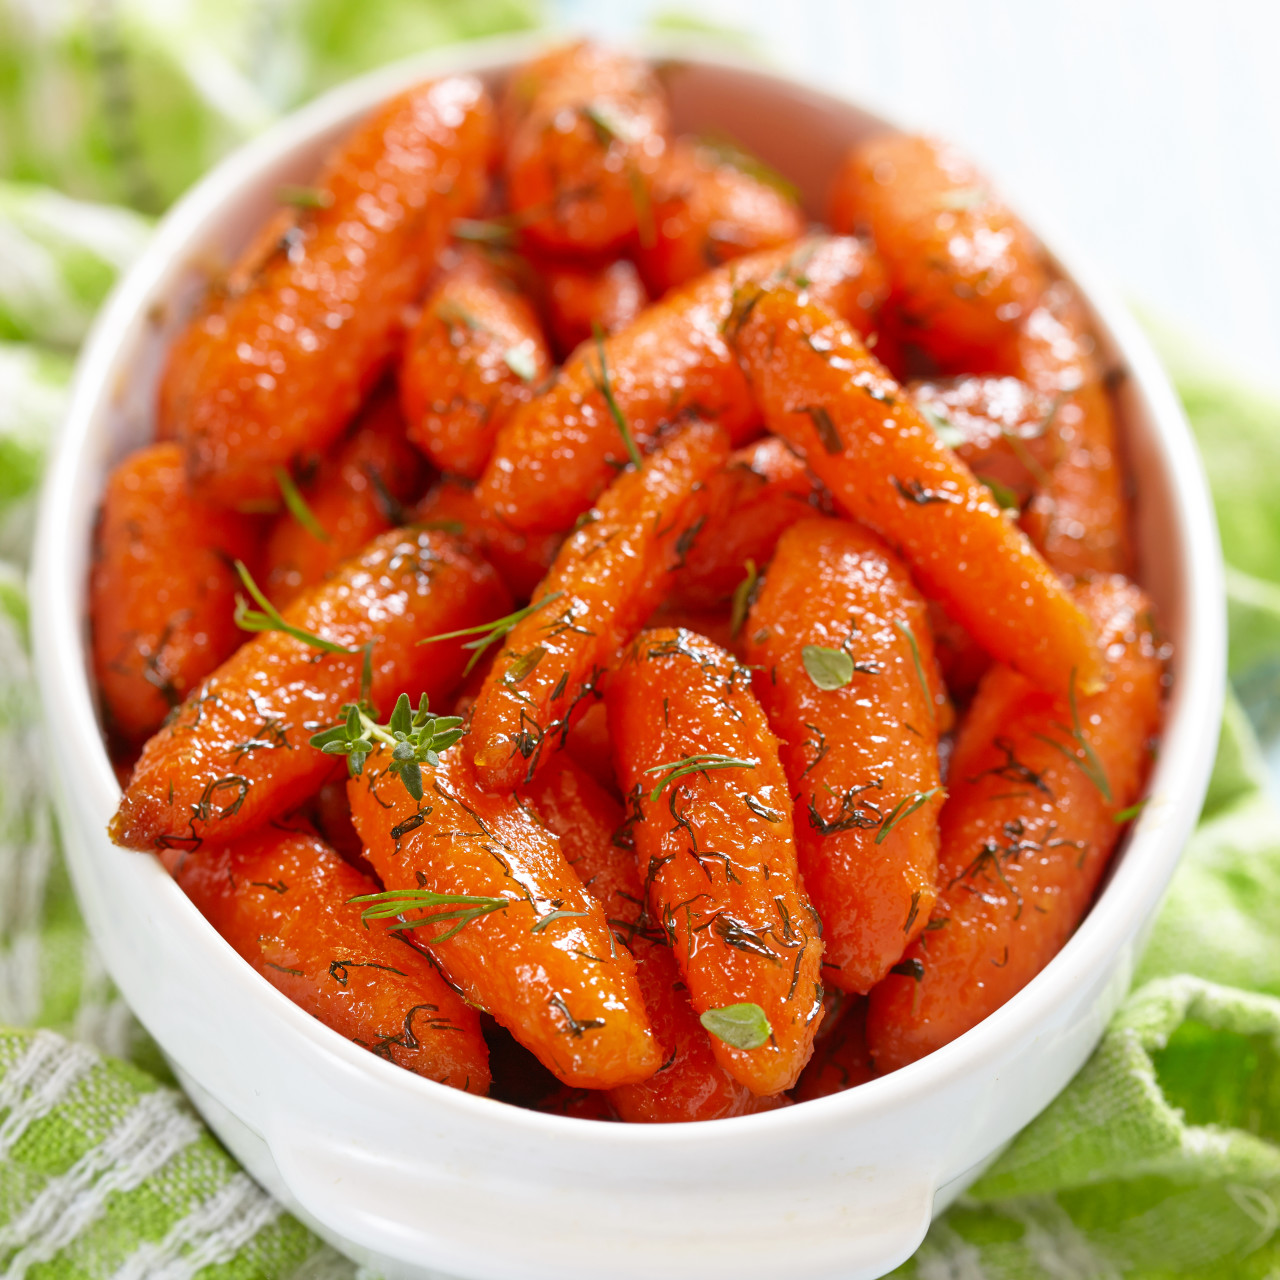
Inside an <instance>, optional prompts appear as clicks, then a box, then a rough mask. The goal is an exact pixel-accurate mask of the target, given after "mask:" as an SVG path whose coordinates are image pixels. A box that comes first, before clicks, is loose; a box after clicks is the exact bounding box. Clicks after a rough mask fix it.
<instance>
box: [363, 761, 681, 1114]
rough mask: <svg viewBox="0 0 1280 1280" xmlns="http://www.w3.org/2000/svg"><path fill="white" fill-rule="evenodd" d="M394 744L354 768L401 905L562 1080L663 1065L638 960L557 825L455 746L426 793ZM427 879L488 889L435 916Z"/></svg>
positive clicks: (621, 1077)
mask: <svg viewBox="0 0 1280 1280" xmlns="http://www.w3.org/2000/svg"><path fill="white" fill-rule="evenodd" d="M388 754H389V753H388V752H387V751H386V749H385V748H380V749H379V751H378V752H377V753H376V754H374V755H372V756H370V758H369V760H368V762H367V764H366V765H365V771H364V775H363V776H362V777H359V778H352V779H351V782H350V784H349V787H348V790H349V793H350V796H351V811H352V816H353V817H354V819H355V824H356V829H357V830H358V831H359V832H360V835H361V838H362V839H363V840H364V844H365V852H366V854H367V856H368V858H369V860H370V861H371V862H372V863H373V865H374V866H375V867H376V868H377V871H378V875H379V876H380V877H381V879H382V882H383V884H384V885H386V887H387V889H388V890H389V891H392V890H394V891H407V896H406V898H405V906H404V910H403V914H404V915H405V916H406V917H407V918H409V919H422V920H425V921H427V922H428V923H427V924H425V925H424V926H423V927H421V928H418V929H416V930H415V932H416V933H417V935H418V942H419V943H420V944H422V945H425V946H426V947H427V948H428V950H429V951H430V952H431V954H432V956H434V957H435V959H436V961H437V963H438V964H439V965H440V966H441V968H442V969H443V970H444V972H445V973H446V974H447V975H448V977H449V978H450V979H451V980H452V981H453V982H454V983H456V984H457V986H458V987H459V989H460V990H461V991H462V993H463V995H464V996H465V997H466V999H467V1000H468V1001H469V1002H470V1003H471V1004H473V1005H476V1006H478V1007H480V1008H482V1009H485V1010H487V1011H488V1012H489V1013H491V1014H493V1016H494V1017H495V1018H497V1020H498V1021H499V1022H500V1023H501V1024H502V1025H503V1026H504V1027H506V1028H507V1029H508V1030H509V1031H510V1032H511V1033H512V1035H514V1036H515V1038H516V1039H517V1040H519V1041H520V1043H521V1044H523V1045H524V1046H525V1048H526V1049H529V1050H530V1051H531V1052H532V1053H534V1054H536V1055H537V1057H538V1059H539V1061H541V1062H542V1064H543V1065H544V1066H545V1067H547V1068H548V1070H550V1071H552V1072H554V1074H555V1075H556V1077H557V1078H558V1079H559V1080H561V1081H562V1082H563V1083H565V1084H567V1085H571V1086H574V1087H576V1088H591V1089H608V1088H612V1087H613V1086H615V1085H619V1084H629V1083H635V1082H636V1081H639V1080H643V1079H645V1078H646V1077H647V1076H650V1075H652V1074H653V1072H654V1071H656V1070H657V1069H658V1067H660V1066H661V1065H662V1056H661V1053H660V1051H659V1048H658V1044H657V1041H656V1040H655V1039H654V1036H653V1032H652V1031H651V1030H650V1028H649V1022H648V1019H647V1017H646V1016H645V1010H644V1002H643V1000H642V999H641V996H640V991H639V988H638V986H637V985H636V978H635V964H634V962H633V961H632V959H631V955H630V953H629V952H628V951H627V950H626V949H625V948H620V947H616V946H615V945H614V941H613V935H612V934H611V933H610V930H609V925H608V922H607V921H606V919H605V914H604V909H603V908H602V907H601V906H600V904H599V903H598V902H597V901H596V900H595V899H594V898H593V897H591V895H590V894H589V893H587V892H586V890H585V889H583V887H582V885H581V883H580V882H579V880H578V878H577V876H575V875H574V873H573V869H572V868H571V867H570V866H569V864H568V863H567V862H566V861H565V857H564V854H563V853H562V852H561V850H560V844H559V841H557V840H556V838H555V836H554V835H552V834H551V832H549V831H548V830H547V829H546V828H545V827H543V826H542V824H541V823H540V822H538V821H537V819H536V818H534V817H533V816H532V815H531V814H530V813H529V812H528V811H527V810H526V809H524V808H522V807H521V805H520V804H519V803H518V802H517V800H516V798H515V796H514V795H512V794H511V793H510V792H508V793H506V794H505V795H495V794H492V793H488V792H484V791H481V790H480V788H479V787H478V786H477V785H476V780H475V778H474V776H473V775H472V773H471V770H470V768H469V766H468V765H467V762H466V760H465V759H464V758H463V756H462V755H461V753H460V752H459V751H458V749H457V748H456V747H455V748H451V749H449V750H448V751H446V752H444V753H443V754H442V755H441V756H440V763H439V765H438V766H437V767H435V768H430V767H428V766H424V767H423V769H422V775H423V799H422V800H421V801H417V800H414V799H413V797H412V796H411V795H410V794H409V792H408V790H407V789H406V787H405V786H404V785H403V783H402V782H401V780H400V779H399V778H398V777H396V776H395V775H394V774H392V773H391V772H389V771H387V770H386V768H385V766H386V764H387V756H388ZM422 890H425V891H427V892H429V893H435V894H446V895H450V894H452V895H466V896H469V897H473V898H478V899H479V900H480V901H479V903H476V904H472V907H473V909H477V910H478V911H479V914H476V915H474V917H473V918H470V919H467V918H450V922H449V923H447V924H446V923H445V917H444V916H441V918H440V920H438V921H436V922H435V923H431V921H432V918H433V917H434V916H438V915H441V913H440V911H439V910H438V909H436V908H435V907H430V906H428V907H418V906H417V905H415V903H414V902H413V893H414V892H416V891H422ZM458 909H459V908H458V907H454V908H453V910H455V911H456V910H458ZM461 909H462V910H467V906H466V905H465V904H462V906H461ZM455 925H459V926H460V927H458V928H457V929H456V931H454V926H455Z"/></svg>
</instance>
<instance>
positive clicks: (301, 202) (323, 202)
mask: <svg viewBox="0 0 1280 1280" xmlns="http://www.w3.org/2000/svg"><path fill="white" fill-rule="evenodd" d="M276 199H277V200H279V201H280V203H281V204H289V205H292V206H293V207H294V208H295V209H329V208H331V207H332V206H333V192H332V191H325V190H324V189H323V188H321V187H298V186H294V185H292V184H286V185H285V186H283V187H280V188H278V189H277V191H276Z"/></svg>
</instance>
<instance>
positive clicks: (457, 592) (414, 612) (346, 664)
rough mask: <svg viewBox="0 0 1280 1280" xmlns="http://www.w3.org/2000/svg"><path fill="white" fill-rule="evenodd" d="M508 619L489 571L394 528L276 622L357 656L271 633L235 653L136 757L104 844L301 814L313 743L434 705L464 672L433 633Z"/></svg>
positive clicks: (462, 553) (196, 837)
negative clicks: (355, 709) (350, 712)
mask: <svg viewBox="0 0 1280 1280" xmlns="http://www.w3.org/2000/svg"><path fill="white" fill-rule="evenodd" d="M508 608H510V597H509V596H508V595H507V593H506V590H505V589H504V588H503V586H502V584H501V583H500V582H499V581H498V577H497V574H495V573H494V571H493V570H492V569H491V568H490V567H489V566H488V565H487V564H485V563H484V562H483V561H480V560H478V559H476V557H475V556H473V555H472V554H470V553H469V552H467V551H466V550H465V549H464V548H462V547H461V546H460V545H458V544H457V543H456V542H455V541H453V540H452V539H451V538H449V537H448V536H447V535H446V534H443V533H439V532H432V531H428V530H393V531H391V532H390V533H385V534H383V535H382V536H381V537H380V538H378V539H376V540H375V541H373V542H372V543H370V544H369V546H368V547H366V548H365V549H364V550H363V551H362V552H361V553H360V554H359V555H358V556H356V557H355V558H354V559H352V560H348V561H347V563H346V564H345V565H343V566H342V568H341V569H339V570H338V572H337V573H335V574H334V575H333V577H331V578H330V579H329V580H328V581H327V582H324V583H322V584H321V585H319V586H316V587H312V588H311V589H310V590H309V591H306V592H304V593H303V594H302V595H301V596H300V597H299V598H298V599H297V600H295V601H294V603H293V604H291V605H290V606H289V607H288V608H287V609H286V610H285V611H284V615H283V620H284V622H285V623H286V624H288V625H289V626H291V627H294V628H298V629H299V630H301V631H302V632H303V633H305V634H307V635H309V636H312V637H318V638H319V639H320V640H321V641H323V642H326V643H329V644H339V645H346V646H348V647H349V648H350V649H352V650H354V652H347V653H329V652H324V651H322V650H320V649H318V648H317V647H315V645H314V644H312V643H308V642H305V641H303V640H302V639H299V638H297V637H295V636H294V635H290V634H287V633H285V632H283V631H279V630H270V631H265V632H264V633H263V634H261V635H258V636H256V637H255V638H254V639H252V640H250V641H249V643H247V644H245V645H243V646H242V647H241V648H239V649H237V650H236V652H235V653H234V654H232V655H231V657H230V658H228V659H227V661H226V662H224V663H223V664H222V666H220V667H219V668H218V669H217V670H216V671H215V672H214V673H213V674H212V675H210V676H209V677H208V678H207V679H206V680H205V681H204V682H203V684H201V685H200V686H199V687H198V688H197V689H196V690H195V691H193V692H192V694H191V695H190V696H189V697H188V698H187V700H186V701H185V702H184V703H183V704H182V707H181V709H180V710H179V711H178V712H177V714H176V715H175V716H174V717H173V719H171V720H170V721H169V722H168V723H167V724H166V725H165V726H164V727H163V728H162V729H161V730H160V731H159V732H158V733H157V734H156V735H155V736H154V737H153V738H151V739H150V740H149V741H148V742H147V745H146V747H145V748H144V749H143V752H142V758H141V760H139V762H138V766H137V768H136V769H135V770H134V773H133V777H132V779H131V780H130V783H129V787H128V790H127V791H126V792H125V794H124V798H123V799H122V800H121V802H120V808H119V810H118V811H117V812H116V815H115V817H114V818H112V820H111V826H110V833H111V838H112V839H113V840H114V841H115V842H116V843H117V844H120V845H123V846H124V847H125V848H129V849H151V848H159V849H164V848H170V847H173V848H179V849H193V848H198V847H199V846H200V844H201V843H202V842H203V841H204V840H205V839H216V840H218V841H219V842H223V841H227V840H231V839H234V838H235V837H236V836H238V835H240V834H241V833H243V832H246V831H250V830H252V829H253V828H254V827H257V826H260V825H262V824H263V823H264V822H267V821H269V820H270V819H271V818H274V817H276V816H278V815H279V814H281V813H285V812H287V811H288V810H289V809H291V808H293V807H294V806H295V805H298V804H300V803H301V802H302V801H303V800H305V799H306V798H307V797H308V796H309V795H311V794H312V793H313V792H314V791H315V790H316V789H317V788H318V787H319V786H320V785H321V783H322V782H324V780H325V778H326V776H327V775H328V774H329V772H330V770H331V768H332V766H333V765H334V760H333V757H332V756H326V755H324V754H323V753H322V752H320V751H317V750H315V749H314V748H312V747H311V746H310V745H309V739H310V737H311V735H312V734H314V733H315V732H317V731H318V730H320V729H322V728H325V727H326V726H328V725H331V724H333V723H335V722H336V721H337V720H338V719H339V718H340V714H341V708H342V707H343V705H344V704H346V703H354V702H357V701H359V700H360V697H361V683H362V681H361V674H362V667H363V652H362V651H361V647H362V646H364V645H366V644H368V643H369V642H374V643H373V646H372V651H371V652H372V661H371V675H372V681H371V684H370V687H369V698H370V700H371V701H372V703H373V705H374V707H375V708H376V709H378V710H380V711H381V712H382V713H383V714H387V713H388V712H389V710H390V708H391V706H392V704H393V703H394V701H395V700H396V697H397V696H398V695H399V694H400V693H407V694H408V695H409V697H410V699H411V700H412V701H414V702H415V703H416V702H417V699H418V697H419V695H420V694H423V693H425V694H427V695H428V696H429V697H430V698H431V700H432V702H434V703H439V702H440V701H442V700H443V699H444V698H445V697H446V696H447V695H448V694H449V692H450V691H451V690H452V688H453V686H454V685H455V684H456V683H457V681H458V679H459V677H460V676H461V675H462V669H463V666H464V665H465V663H466V659H467V656H468V655H467V654H466V652H465V651H464V650H463V649H462V648H461V646H460V645H459V644H457V643H454V642H448V643H445V644H439V645H430V646H427V647H425V648H424V647H420V646H419V645H418V644H417V641H418V639H419V638H420V637H421V636H423V635H430V634H432V633H434V632H440V631H449V630H455V629H457V628H459V627H467V626H471V625H474V624H476V623H478V622H483V621H485V620H486V619H488V618H492V617H494V616H495V615H497V614H501V613H503V612H504V611H505V610H506V609H508Z"/></svg>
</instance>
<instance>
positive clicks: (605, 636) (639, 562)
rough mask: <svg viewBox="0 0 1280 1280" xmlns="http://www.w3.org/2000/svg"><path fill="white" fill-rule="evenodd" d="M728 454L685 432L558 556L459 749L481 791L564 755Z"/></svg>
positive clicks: (609, 496) (627, 477)
mask: <svg viewBox="0 0 1280 1280" xmlns="http://www.w3.org/2000/svg"><path fill="white" fill-rule="evenodd" d="M727 454H728V448H727V444H726V441H725V438H724V435H723V433H722V432H721V431H720V429H719V428H718V427H713V426H708V425H707V424H705V423H694V424H693V425H691V426H689V427H686V428H685V429H684V430H683V431H681V432H680V433H679V434H677V435H674V436H672V437H671V438H670V439H669V440H668V441H667V442H666V443H665V444H663V445H662V446H661V447H660V448H659V449H658V450H657V452H656V453H654V454H651V455H650V456H649V457H648V458H647V459H645V460H644V465H643V466H641V467H639V468H632V469H630V470H627V471H624V472H623V473H622V474H621V475H620V476H619V477H618V478H617V480H615V481H614V483H613V484H612V485H611V486H610V487H609V488H608V489H607V490H606V491H605V492H604V494H603V495H602V496H601V498H600V504H599V506H598V507H596V508H594V509H593V511H592V512H591V515H590V517H589V518H588V519H587V520H585V521H584V522H583V525H582V527H581V528H580V529H579V530H578V531H577V532H576V533H574V534H573V535H572V536H571V537H570V538H569V539H568V541H567V542H565V544H564V546H563V547H561V549H560V553H559V554H558V555H557V556H556V560H555V563H554V564H553V565H552V566H551V571H550V572H549V573H548V574H547V576H546V578H545V579H544V580H543V582H542V584H541V585H540V586H539V587H538V589H537V591H536V592H535V593H534V599H533V603H534V604H535V605H538V606H539V607H538V608H536V609H535V610H534V611H533V612H532V613H530V614H529V615H527V616H526V617H525V618H523V619H522V620H521V621H520V622H518V623H517V624H516V625H515V626H514V627H513V628H512V629H511V631H510V632H509V633H508V635H507V637H506V644H505V646H504V647H503V649H502V652H501V653H500V654H499V655H498V658H497V660H496V661H495V662H494V664H493V669H492V671H491V672H490V673H489V677H488V679H486V680H485V683H484V688H483V689H482V690H481V692H480V697H479V699H478V700H477V702H476V706H475V710H474V712H473V713H472V717H471V729H470V732H469V733H468V735H467V737H466V740H465V744H464V745H465V747H466V749H467V751H468V753H469V756H470V759H471V760H472V761H473V762H474V764H475V766H476V771H477V774H478V776H479V778H480V782H481V785H482V786H484V787H485V788H487V789H489V790H510V789H511V788H512V787H514V786H515V785H516V784H517V783H519V782H522V781H525V782H527V781H529V780H530V779H532V778H533V776H534V775H535V774H536V773H537V771H538V769H539V768H541V767H542V766H543V765H544V764H545V763H546V761H547V759H548V758H549V757H550V755H551V754H552V752H553V751H556V750H558V749H559V748H561V747H563V745H564V741H565V737H566V735H567V733H568V731H569V729H570V728H571V727H572V725H573V722H574V720H575V719H576V718H577V717H578V716H580V715H581V714H582V712H583V711H585V710H586V708H587V707H588V706H589V705H590V704H591V702H592V701H593V700H594V699H596V698H599V696H600V692H601V690H600V681H601V678H602V676H603V675H604V673H605V671H606V670H607V668H608V667H609V666H610V665H611V664H612V663H613V662H614V660H615V659H616V657H617V654H618V651H619V649H620V648H621V647H622V646H623V645H625V644H626V643H627V642H628V641H629V640H630V639H631V637H632V636H633V635H635V633H636V632H637V631H638V630H639V629H640V627H641V626H642V625H643V623H644V621H645V619H646V618H647V617H648V616H649V615H650V614H651V613H652V612H653V610H654V608H655V606H656V605H657V604H658V602H659V601H660V600H661V599H662V598H663V596H664V595H666V593H667V591H668V589H669V588H670V584H671V579H672V575H673V574H674V573H675V571H676V570H677V568H678V567H679V565H680V563H681V561H682V560H683V559H684V557H685V556H686V555H687V554H688V552H689V550H690V549H691V547H692V546H693V543H694V541H695V540H696V538H697V537H698V536H699V532H700V530H701V527H702V522H703V519H704V513H703V511H702V506H701V497H702V495H701V493H700V489H701V487H702V486H703V485H704V484H705V482H706V481H707V479H708V478H709V477H710V476H711V475H712V474H713V473H714V472H715V471H716V470H717V469H718V468H720V467H721V466H722V465H723V464H724V460H725V458H726V456H727ZM543 601H546V604H545V605H543V604H542V603H541V602H543Z"/></svg>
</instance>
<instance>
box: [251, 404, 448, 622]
mask: <svg viewBox="0 0 1280 1280" xmlns="http://www.w3.org/2000/svg"><path fill="white" fill-rule="evenodd" d="M425 478H426V466H425V465H424V464H423V461H422V458H421V457H420V456H419V454H418V452H417V450H416V449H414V448H413V447H412V446H411V445H410V444H409V441H408V439H407V438H406V436H405V431H404V420H403V419H402V418H401V416H400V409H399V406H398V405H397V404H396V398H395V393H394V392H393V391H392V390H391V389H390V388H384V389H382V390H380V391H378V392H375V393H374V395H373V397H372V399H370V401H369V403H368V404H367V405H366V406H365V408H364V409H363V410H362V411H361V414H360V416H359V418H357V419H356V422H355V425H354V426H353V428H352V431H351V434H350V435H349V436H348V437H347V438H346V439H345V440H344V441H342V442H341V443H340V444H339V445H338V446H337V448H336V449H335V450H334V452H333V453H332V454H330V455H329V457H327V458H326V459H325V460H324V461H323V462H322V463H321V464H320V466H319V468H318V469H317V471H316V473H315V476H314V477H313V478H312V479H311V480H310V482H309V483H300V484H298V485H297V486H296V487H297V491H298V493H299V495H300V496H301V498H302V500H303V503H304V504H305V509H304V510H302V511H301V513H300V514H301V518H299V514H295V513H294V512H293V511H290V510H288V509H286V510H285V511H282V512H281V514H280V516H279V517H278V518H277V520H276V522H275V524H274V525H273V526H272V529H271V534H270V536H269V537H268V538H267V554H266V562H267V572H266V581H265V583H264V586H265V589H266V592H267V595H268V596H270V598H271V599H272V600H273V601H274V602H275V604H276V605H277V606H280V607H283V606H284V605H287V604H289V603H290V602H291V601H292V600H294V599H295V597H297V595H298V594H299V592H301V591H302V590H303V589H304V588H306V587H310V586H313V585H314V584H315V583H317V582H319V581H321V580H322V579H323V578H325V577H327V576H328V575H329V574H330V573H332V572H333V571H334V569H336V568H337V567H338V566H339V565H340V564H341V563H342V562H343V561H344V560H347V559H349V558H350V557H351V556H353V555H355V554H356V552H357V551H359V550H360V548H361V547H363V546H365V544H366V543H369V542H371V541H373V539H374V538H376V537H377V536H378V535H379V534H382V533H386V531H387V530H388V529H391V528H394V527H395V526H397V525H401V524H403V523H404V522H405V512H404V504H406V503H409V502H412V501H413V499H414V498H415V497H417V495H418V494H419V493H420V492H421V490H422V484H423V481H424V480H425Z"/></svg>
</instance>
